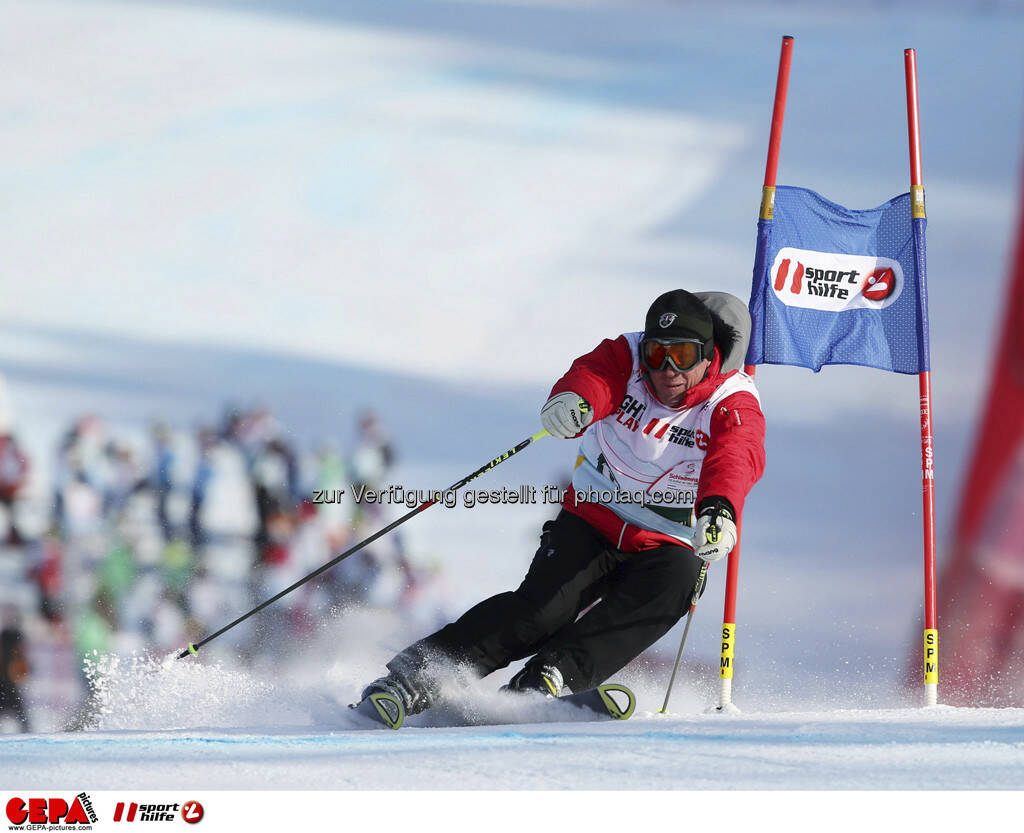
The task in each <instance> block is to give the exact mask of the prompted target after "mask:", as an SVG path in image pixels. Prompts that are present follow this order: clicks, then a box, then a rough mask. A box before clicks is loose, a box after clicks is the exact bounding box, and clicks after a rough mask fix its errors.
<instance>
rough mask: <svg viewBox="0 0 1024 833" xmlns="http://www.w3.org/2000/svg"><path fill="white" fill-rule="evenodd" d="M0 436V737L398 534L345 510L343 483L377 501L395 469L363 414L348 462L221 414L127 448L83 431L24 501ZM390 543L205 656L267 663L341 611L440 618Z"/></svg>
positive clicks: (134, 440)
mask: <svg viewBox="0 0 1024 833" xmlns="http://www.w3.org/2000/svg"><path fill="white" fill-rule="evenodd" d="M8 422H9V421H8V420H4V419H0V541H2V544H0V585H2V587H3V588H4V593H3V595H2V596H0V628H2V636H0V731H19V730H20V731H30V730H31V731H50V730H54V729H59V728H62V727H61V726H54V725H46V726H34V725H33V720H32V714H33V712H35V713H38V714H42V715H53V714H57V713H61V712H66V711H67V707H68V706H69V705H71V706H72V707H73V705H74V702H75V701H77V702H78V703H81V702H83V701H84V699H85V698H86V697H87V695H88V681H87V680H86V678H85V672H84V670H83V665H84V663H83V660H84V659H85V658H87V657H95V656H97V655H100V654H104V653H108V652H113V653H119V654H126V653H131V652H148V653H150V654H153V655H157V656H162V655H166V654H168V653H169V652H172V651H177V650H180V649H182V648H183V647H185V646H187V645H188V643H189V642H197V641H199V640H200V639H202V637H204V636H206V635H208V634H209V633H211V632H212V631H214V630H216V629H218V628H219V627H221V626H223V625H225V624H227V623H228V622H230V621H232V620H233V619H235V618H236V617H237V616H239V615H241V614H242V613H245V612H246V611H248V610H249V609H251V608H252V607H254V606H255V605H256V604H259V603H260V602H262V601H264V600H265V599H267V598H269V597H270V596H272V595H274V594H276V593H277V592H279V591H280V590H283V589H284V588H286V587H288V586H289V585H291V584H293V583H294V582H295V581H297V580H299V579H300V578H302V577H303V576H305V575H307V574H308V573H310V572H312V571H313V570H315V569H316V568H317V567H319V566H320V565H322V564H324V563H326V562H327V561H329V560H331V559H332V558H334V557H335V556H336V555H339V554H340V553H341V552H343V551H344V550H345V549H346V548H348V547H349V546H351V545H353V544H354V543H356V542H358V541H360V540H362V539H363V538H365V537H367V536H368V535H370V534H371V533H372V532H374V531H376V530H377V529H379V528H380V527H382V526H383V525H385V524H386V523H388V522H389V521H390V520H392V519H393V518H391V517H388V512H389V511H390V508H391V507H389V506H386V505H385V506H381V505H379V504H373V505H369V504H361V505H360V504H358V503H356V502H355V500H354V499H353V493H354V490H353V488H352V486H358V485H366V486H368V487H369V488H371V489H375V488H379V487H380V486H382V485H383V484H384V483H385V478H386V477H387V476H388V474H389V472H391V470H392V467H393V465H394V463H395V454H394V449H393V446H392V443H391V442H390V440H389V438H388V435H387V433H386V431H385V429H384V426H383V425H382V424H381V422H380V420H379V419H378V418H377V416H376V415H375V414H373V413H372V412H364V413H361V414H359V415H358V417H357V425H356V427H355V431H354V435H355V439H354V441H353V442H352V443H350V447H349V448H348V449H346V450H345V452H344V453H343V451H342V450H341V449H340V448H338V447H337V445H336V444H331V443H324V444H322V445H320V446H319V447H317V448H310V449H302V448H299V447H297V444H296V443H295V442H294V441H293V440H292V439H291V435H290V434H289V433H288V432H287V431H286V430H285V428H284V427H283V426H282V425H281V424H280V422H279V421H278V420H277V419H276V418H275V416H274V415H273V414H272V413H271V412H270V410H268V409H267V408H265V407H253V408H234V407H229V408H227V409H225V411H224V413H223V414H222V416H221V418H220V420H219V424H216V425H210V426H204V427H202V428H200V429H199V430H197V431H195V432H182V431H180V430H176V429H174V428H172V427H171V426H170V425H167V424H165V423H159V422H158V423H155V424H153V425H151V426H149V428H148V431H146V432H145V434H144V435H142V434H140V435H137V436H130V437H129V436H120V435H118V433H117V432H115V431H112V430H111V429H110V428H109V426H107V425H105V424H104V422H103V421H102V420H100V419H99V418H97V417H96V416H91V415H86V416H82V417H80V418H78V419H76V420H75V421H74V423H73V424H72V425H70V426H69V427H68V428H67V430H66V432H65V433H64V434H63V436H62V437H61V438H60V439H59V443H58V446H57V448H56V449H55V453H54V455H53V456H54V460H55V463H52V462H51V463H50V467H51V468H53V471H52V473H48V475H49V476H48V477H47V478H45V479H46V481H47V487H46V489H45V495H42V496H38V495H37V496H36V498H35V499H34V500H33V499H32V497H31V496H30V494H29V492H30V491H31V490H29V489H28V488H27V484H28V483H29V481H30V479H31V475H32V467H33V465H35V461H33V460H31V459H30V458H29V455H28V454H27V453H26V451H25V450H24V448H23V447H22V446H21V445H20V444H19V441H18V439H17V437H16V436H15V434H14V433H13V430H12V426H11V425H10V424H4V423H8ZM340 490H344V494H341V495H339V492H340ZM40 497H41V499H40ZM399 509H401V511H404V509H402V508H401V507H399ZM399 533H400V530H396V531H395V532H392V533H391V534H389V535H386V536H383V537H382V538H381V539H380V540H378V541H376V542H374V543H373V544H372V545H370V546H368V547H366V548H365V549H363V550H361V551H359V552H358V553H357V554H355V555H353V556H351V557H350V558H347V559H346V560H344V561H343V562H341V563H340V564H338V565H336V566H335V567H333V568H332V569H330V570H327V571H326V572H325V573H323V574H322V575H321V576H318V577H317V578H316V579H313V580H312V581H310V582H307V583H306V584H304V585H303V586H301V587H300V588H298V589H296V590H295V591H293V592H291V593H289V594H288V595H287V596H285V597H284V598H282V599H281V600H280V601H278V602H276V603H274V604H273V605H271V606H270V607H268V608H266V609H265V610H264V611H262V612H261V613H260V614H259V615H258V616H254V617H252V618H251V619H249V620H247V621H246V622H245V623H243V624H241V625H239V626H238V628H236V629H235V630H234V631H233V632H232V636H231V638H230V639H225V640H224V641H223V644H222V645H217V644H216V643H212V644H211V650H212V651H213V652H214V656H217V652H218V651H219V652H221V655H223V656H227V654H225V653H224V652H229V654H230V658H231V661H233V662H241V663H243V664H259V663H261V662H273V661H274V657H275V656H276V655H277V654H278V652H281V651H282V650H283V648H284V647H285V646H289V647H288V650H292V649H293V648H294V642H295V640H296V639H301V638H302V637H303V636H304V635H308V634H312V633H313V632H314V631H315V629H316V628H317V626H318V623H322V622H323V621H324V619H325V616H326V615H330V614H335V613H338V612H342V611H344V610H346V609H348V608H350V607H351V606H360V607H371V608H379V609H381V610H387V611H389V612H391V613H393V614H397V615H399V616H401V617H405V618H408V619H410V620H413V621H412V622H411V624H416V625H418V626H421V627H429V626H431V625H433V624H435V622H438V621H440V617H442V616H443V615H444V611H442V610H441V607H443V589H442V585H441V576H440V574H439V571H438V570H437V569H436V568H435V567H431V566H414V564H413V562H412V561H411V560H410V558H409V556H408V554H407V553H406V551H405V549H404V548H403V546H402V538H401V535H400V534H399ZM69 701H70V702H69ZM26 704H28V706H29V708H27V707H26Z"/></svg>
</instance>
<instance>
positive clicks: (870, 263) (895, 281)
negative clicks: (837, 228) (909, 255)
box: [771, 246, 903, 312]
mask: <svg viewBox="0 0 1024 833" xmlns="http://www.w3.org/2000/svg"><path fill="white" fill-rule="evenodd" d="M771 280H772V289H773V290H774V291H775V297H776V298H778V299H779V300H780V301H782V303H784V304H786V306H790V307H802V308H803V309H816V310H821V311H823V312H842V311H844V310H848V309H885V308H886V307H887V306H889V305H890V304H893V303H895V301H896V299H897V298H899V296H900V293H901V292H902V291H903V269H902V268H901V267H900V265H899V263H898V262H897V261H895V260H891V259H889V258H887V257H872V256H870V255H844V254H836V253H835V252H813V251H809V250H807V249H793V248H790V247H789V246H787V247H785V248H783V249H781V250H780V251H779V253H778V254H777V255H776V256H775V262H774V263H773V264H772V271H771Z"/></svg>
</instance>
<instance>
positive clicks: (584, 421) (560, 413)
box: [540, 391, 594, 440]
mask: <svg viewBox="0 0 1024 833" xmlns="http://www.w3.org/2000/svg"><path fill="white" fill-rule="evenodd" d="M593 420H594V412H593V411H592V410H591V409H590V405H589V404H588V403H587V400H586V399H584V398H583V397H582V396H580V395H579V394H578V393H573V392H572V391H566V392H565V393H556V394H555V395H554V396H552V397H551V398H550V399H549V400H548V401H547V402H545V403H544V407H543V408H541V409H540V424H541V425H543V426H544V429H545V430H546V431H547V432H548V433H549V434H550V435H551V436H552V437H557V438H558V439H560V440H567V439H569V438H570V437H575V436H577V435H579V434H581V433H583V429H584V428H586V427H587V426H588V425H590V423H591V422H593Z"/></svg>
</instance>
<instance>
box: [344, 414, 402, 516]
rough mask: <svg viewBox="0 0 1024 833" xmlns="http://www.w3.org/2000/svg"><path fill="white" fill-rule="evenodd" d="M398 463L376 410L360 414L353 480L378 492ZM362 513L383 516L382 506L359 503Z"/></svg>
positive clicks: (358, 486)
mask: <svg viewBox="0 0 1024 833" xmlns="http://www.w3.org/2000/svg"><path fill="white" fill-rule="evenodd" d="M394 462H395V453H394V449H393V448H392V446H391V441H390V440H389V439H388V436H387V434H386V432H385V431H384V426H382V425H381V423H380V419H379V418H378V417H377V415H376V414H375V413H374V412H373V411H364V412H363V413H362V414H360V415H359V435H358V438H357V440H356V447H355V450H354V451H353V452H352V480H353V486H354V487H356V488H357V489H358V488H360V487H365V488H367V489H371V490H372V489H379V488H380V487H381V486H382V485H383V484H384V478H385V477H386V476H387V473H388V471H389V470H390V469H391V467H392V465H394ZM359 508H360V510H361V512H363V513H365V514H366V515H368V516H369V517H370V518H373V519H376V518H378V517H379V516H380V514H381V504H379V503H366V502H361V503H359Z"/></svg>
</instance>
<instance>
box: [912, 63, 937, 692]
mask: <svg viewBox="0 0 1024 833" xmlns="http://www.w3.org/2000/svg"><path fill="white" fill-rule="evenodd" d="M903 66H904V70H905V72H906V78H907V136H908V138H909V142H910V205H911V209H910V210H911V215H910V216H911V223H912V224H913V226H914V248H915V252H914V256H915V259H916V261H917V265H918V273H919V274H920V276H921V279H920V280H919V281H918V283H919V286H920V289H919V294H918V319H919V321H920V322H921V324H920V331H919V332H918V339H919V341H918V343H919V344H920V345H921V349H922V350H923V352H924V359H925V362H924V367H925V370H923V371H922V372H921V373H919V374H918V389H919V393H920V396H921V500H922V508H923V517H924V653H923V661H924V694H925V705H927V706H934V705H936V704H937V703H938V697H939V631H938V613H937V605H936V601H935V599H936V591H935V469H934V448H933V446H932V386H931V373H930V371H929V370H928V368H930V367H931V363H930V360H929V355H928V354H929V351H930V347H929V337H928V293H927V279H926V277H927V276H926V269H925V243H924V228H925V223H926V219H927V218H926V215H925V208H924V176H923V175H922V172H921V124H920V118H919V114H918V106H917V52H916V50H914V49H905V50H904V51H903Z"/></svg>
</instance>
